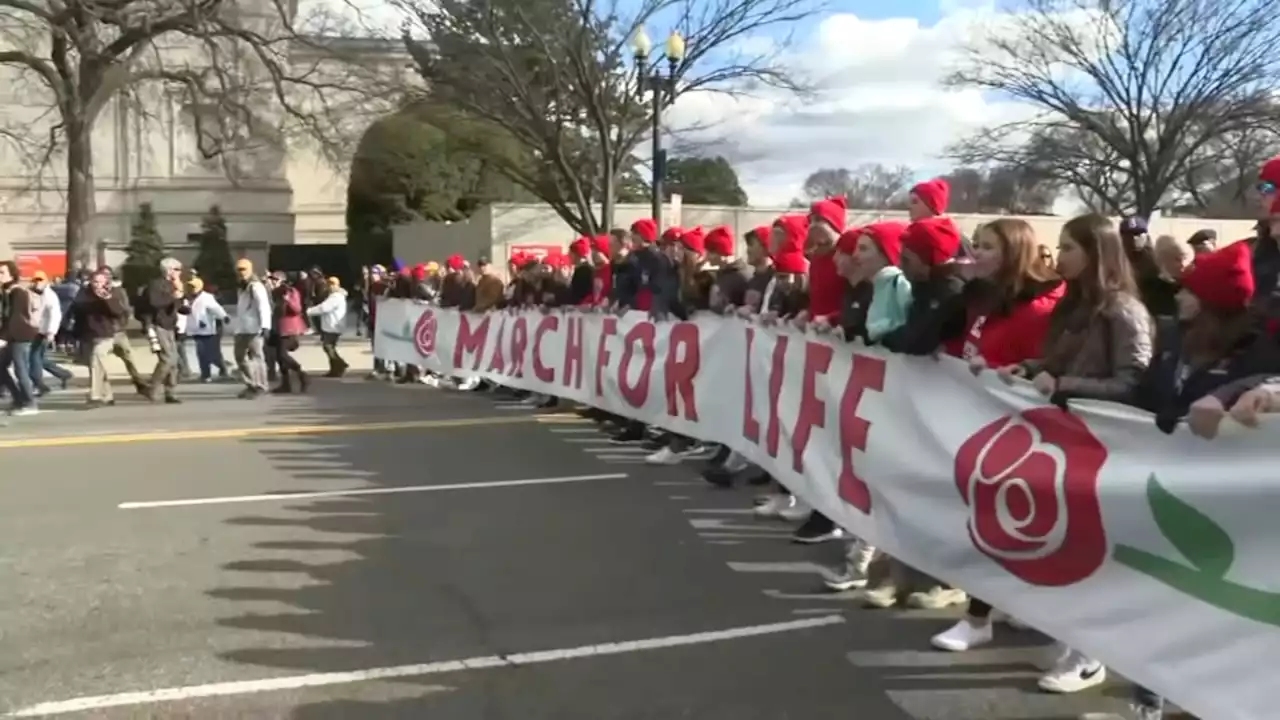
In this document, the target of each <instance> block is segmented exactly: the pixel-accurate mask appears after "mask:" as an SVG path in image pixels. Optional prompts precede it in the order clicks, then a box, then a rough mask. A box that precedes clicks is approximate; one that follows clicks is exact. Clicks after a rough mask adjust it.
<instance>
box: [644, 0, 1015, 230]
mask: <svg viewBox="0 0 1280 720" xmlns="http://www.w3.org/2000/svg"><path fill="white" fill-rule="evenodd" d="M993 13H994V11H993V10H992V9H991V8H990V7H988V6H982V5H977V4H974V3H961V2H956V1H954V0H944V2H941V3H940V2H938V0H897V1H896V2H892V3H886V2H882V1H881V2H877V1H875V0H835V2H832V3H830V4H829V6H828V8H827V10H826V11H825V12H824V13H822V14H821V15H820V16H818V17H815V18H814V19H813V20H812V21H810V22H808V23H806V26H805V27H801V28H797V32H795V33H793V41H792V46H791V48H790V51H789V52H788V57H787V60H786V64H787V65H788V67H794V68H795V69H796V70H797V71H799V72H800V73H801V74H802V75H803V76H806V77H809V78H811V79H813V80H815V81H816V82H818V83H819V84H820V91H819V93H818V95H817V96H816V97H814V98H812V99H806V100H804V101H797V100H796V99H795V98H794V97H792V96H788V95H786V94H782V93H777V92H765V93H756V94H754V95H753V96H752V97H749V98H745V99H741V100H736V101H735V100H732V99H728V98H725V97H723V96H713V95H707V94H703V95H697V96H686V97H685V98H683V99H682V100H681V101H680V102H678V103H677V105H676V106H675V107H673V108H671V109H670V110H669V111H668V113H667V114H666V116H665V121H666V122H667V123H668V124H669V125H671V126H672V127H673V128H677V129H678V128H688V127H696V128H703V127H704V126H705V129H703V130H698V131H695V132H692V133H688V132H686V133H682V134H681V137H684V138H688V139H690V140H691V141H692V142H694V144H695V146H696V145H697V144H699V143H702V144H703V147H706V145H705V144H706V143H709V144H710V147H711V148H713V149H714V151H718V152H721V153H722V154H724V155H725V156H726V157H728V158H729V160H730V161H731V162H733V164H734V166H735V168H736V169H737V171H738V175H739V177H740V179H741V181H742V184H743V187H744V189H745V190H746V191H747V195H748V197H749V199H750V202H751V204H752V205H757V206H768V205H785V204H786V203H787V202H789V201H790V200H791V199H792V198H796V197H799V195H800V187H801V185H802V184H803V182H804V179H805V177H806V176H807V175H808V174H809V173H811V172H813V171H814V170H817V169H819V168H823V167H849V168H853V167H856V166H857V165H860V164H863V163H883V164H886V165H890V166H897V165H906V166H908V167H910V168H912V169H913V170H915V171H916V173H917V177H918V178H919V179H926V178H928V177H931V176H933V175H936V174H941V173H944V172H947V171H948V170H950V169H951V165H952V163H951V162H949V161H948V160H947V159H946V158H945V157H943V153H944V149H945V148H946V146H947V145H948V144H950V143H952V142H954V141H956V140H958V139H960V138H962V137H964V136H965V135H967V134H969V133H971V132H973V131H974V130H976V129H977V128H979V127H982V126H983V125H988V124H993V123H998V122H1001V121H1003V120H1008V119H1012V118H1014V117H1017V116H1018V114H1019V112H1020V110H1021V112H1025V110H1022V109H1021V108H1019V107H1017V106H1013V105H1011V104H1009V103H1001V102H999V101H998V100H996V99H993V98H991V97H984V95H983V94H982V93H979V92H977V91H974V90H951V89H947V88H944V87H943V85H942V79H943V78H944V77H945V76H946V74H947V73H948V69H949V68H950V67H954V65H955V63H956V50H957V48H959V47H961V45H962V44H963V42H964V39H965V37H966V36H970V37H971V35H970V33H972V32H973V30H974V29H975V27H978V26H979V25H987V24H988V23H989V22H990V21H991V19H992V17H993Z"/></svg>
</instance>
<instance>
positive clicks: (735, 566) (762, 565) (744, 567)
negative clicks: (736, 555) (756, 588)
mask: <svg viewBox="0 0 1280 720" xmlns="http://www.w3.org/2000/svg"><path fill="white" fill-rule="evenodd" d="M727 565H728V566H729V569H730V570H733V571H734V572H741V573H803V574H817V575H821V574H822V568H821V567H819V566H818V565H816V564H814V563H811V562H730V563H727Z"/></svg>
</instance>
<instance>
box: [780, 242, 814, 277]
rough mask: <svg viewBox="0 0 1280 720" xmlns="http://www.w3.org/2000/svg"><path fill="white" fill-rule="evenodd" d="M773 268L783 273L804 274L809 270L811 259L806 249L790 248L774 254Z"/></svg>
mask: <svg viewBox="0 0 1280 720" xmlns="http://www.w3.org/2000/svg"><path fill="white" fill-rule="evenodd" d="M773 268H774V269H775V270H777V271H778V272H781V273H790V274H793V275H802V274H804V273H807V272H809V260H808V258H806V257H805V256H804V251H802V250H794V249H790V248H788V249H786V250H784V251H782V252H780V253H778V254H777V255H774V256H773Z"/></svg>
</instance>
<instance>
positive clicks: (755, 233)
mask: <svg viewBox="0 0 1280 720" xmlns="http://www.w3.org/2000/svg"><path fill="white" fill-rule="evenodd" d="M771 229H772V228H770V227H769V226H768V225H759V226H757V227H753V228H751V229H750V230H748V231H747V242H751V238H753V237H754V238H755V240H756V242H758V243H760V244H761V245H763V246H765V249H768V248H769V232H770V230H771Z"/></svg>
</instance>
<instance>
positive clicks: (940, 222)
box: [899, 217, 960, 267]
mask: <svg viewBox="0 0 1280 720" xmlns="http://www.w3.org/2000/svg"><path fill="white" fill-rule="evenodd" d="M899 237H900V239H901V244H902V247H903V249H906V250H910V251H911V252H913V253H915V255H916V257H918V258H920V260H921V262H923V263H924V264H925V265H928V266H930V267H933V266H934V265H941V264H943V263H945V262H946V261H948V260H950V259H952V258H954V257H955V256H956V253H957V252H959V251H960V228H957V227H956V224H955V223H953V222H951V219H950V218H946V217H931V218H925V219H923V220H917V221H915V222H913V223H911V224H910V225H908V226H907V228H906V230H905V231H904V232H903V233H902V234H901V235H900V236H899Z"/></svg>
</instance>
